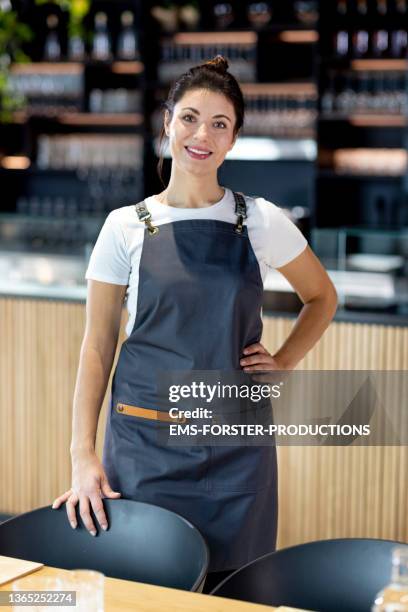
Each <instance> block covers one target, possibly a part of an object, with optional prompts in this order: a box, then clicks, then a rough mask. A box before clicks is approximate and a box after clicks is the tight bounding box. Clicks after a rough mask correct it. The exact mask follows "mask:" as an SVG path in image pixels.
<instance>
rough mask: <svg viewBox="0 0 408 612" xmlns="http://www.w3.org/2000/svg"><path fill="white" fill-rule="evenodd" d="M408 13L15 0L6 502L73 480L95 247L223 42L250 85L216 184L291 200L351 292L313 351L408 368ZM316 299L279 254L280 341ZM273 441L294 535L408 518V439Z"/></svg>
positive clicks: (267, 311) (269, 324)
mask: <svg viewBox="0 0 408 612" xmlns="http://www.w3.org/2000/svg"><path fill="white" fill-rule="evenodd" d="M407 24H408V0H321V1H318V0H270V1H266V2H252V1H248V0H231V1H229V2H218V1H214V0H194V1H187V0H186V1H183V0H179V1H178V2H175V1H172V0H168V1H162V2H159V1H157V2H155V1H154V0H149V1H148V0H144V1H143V2H142V1H141V0H93V1H91V0H54V1H50V2H46V1H44V0H0V185H1V190H0V338H1V343H0V373H1V381H0V419H1V427H0V482H1V487H0V512H4V513H13V512H19V511H23V510H27V509H30V508H32V507H35V506H36V505H39V504H41V503H48V502H49V501H50V500H52V499H53V497H54V496H56V495H57V494H60V493H61V492H62V490H65V488H68V487H69V483H70V462H69V442H70V427H71V402H72V393H73V388H74V383H75V376H76V370H77V366H78V358H79V350H80V344H81V340H82V336H83V330H84V321H85V305H84V304H85V298H86V284H85V279H84V272H85V269H86V266H87V262H88V258H89V255H90V252H91V249H92V247H93V244H94V242H95V240H96V238H97V236H98V233H99V230H100V228H101V226H102V224H103V222H104V220H105V218H106V216H107V214H108V213H109V211H110V210H112V209H114V208H117V207H120V206H126V205H129V204H131V203H133V202H137V201H139V200H141V199H142V198H143V197H145V196H148V195H151V194H154V193H158V192H159V191H161V190H162V188H163V186H162V185H161V183H160V181H159V179H158V176H157V174H156V163H157V160H158V157H157V136H158V133H159V129H160V126H161V120H162V103H163V102H164V100H165V99H166V95H167V92H168V89H169V86H170V84H171V82H172V80H173V79H175V78H177V77H178V76H179V75H180V74H181V73H182V72H183V71H185V70H186V69H188V68H189V67H190V66H192V65H195V64H197V63H200V62H202V61H204V60H206V59H209V58H211V57H213V56H214V55H215V54H217V53H220V54H222V55H224V56H226V57H227V58H228V60H229V62H230V70H231V72H232V73H233V74H234V75H235V76H236V78H237V79H238V80H239V82H240V83H241V85H242V89H243V92H244V96H245V98H246V103H247V112H246V121H245V126H244V129H243V133H242V136H241V137H240V138H239V140H238V141H237V143H236V145H235V147H234V149H233V150H232V151H231V152H230V153H229V154H228V156H227V159H226V161H225V162H224V164H223V166H222V168H221V169H220V172H219V181H220V183H221V184H222V185H227V186H229V187H230V188H232V189H235V190H238V191H242V192H244V193H247V194H248V195H254V196H263V197H265V198H266V199H268V200H270V201H272V202H274V203H276V204H277V205H279V206H281V207H282V208H283V209H284V211H285V213H286V214H287V215H288V216H289V217H290V218H291V219H292V220H293V221H294V222H295V223H296V224H297V226H298V227H299V228H300V230H301V231H302V232H303V233H304V235H305V236H306V237H307V239H308V240H309V243H310V245H311V246H312V248H313V249H314V251H315V252H316V254H317V255H318V256H319V257H320V258H321V260H322V262H323V264H324V265H325V266H326V268H327V270H328V272H329V274H330V276H331V278H332V279H333V282H334V283H335V286H336V288H337V291H338V296H339V309H338V311H337V313H336V317H335V321H334V323H333V324H332V325H331V326H330V328H329V330H328V331H327V333H326V334H325V335H324V337H323V338H322V340H321V341H320V342H319V343H318V345H317V346H316V347H315V348H314V349H313V350H312V351H311V352H310V353H309V354H308V355H307V357H306V358H305V360H304V361H303V362H302V364H301V366H300V367H301V368H305V369H366V368H367V369H376V368H378V369H408V326H407V323H408V163H407V156H408V153H407V143H408V131H407V117H408V83H407V81H408V79H407V75H408V71H407V67H408V59H407V57H408V55H407ZM169 167H170V160H169V158H168V156H167V158H166V159H165V164H164V176H165V177H168V176H169ZM300 307H301V303H300V300H299V299H298V298H297V296H296V295H295V294H294V292H293V290H292V289H291V287H290V286H289V285H288V283H287V282H286V281H285V279H284V278H283V277H282V276H281V275H280V274H279V273H278V272H277V271H274V270H271V272H270V274H269V276H268V277H267V281H266V285H265V297H264V343H265V345H266V346H267V348H268V349H269V350H271V351H272V350H275V349H276V348H277V346H278V345H279V344H280V343H281V342H283V340H284V339H285V338H286V336H287V334H288V333H289V331H290V329H291V327H292V325H293V322H294V317H295V316H296V314H297V312H298V311H299V309H300ZM124 316H125V315H124ZM122 338H123V336H122ZM105 400H106V398H105ZM105 409H106V402H105V404H104V410H105ZM104 418H105V413H104V412H102V416H101V419H104ZM98 435H99V437H98V445H99V446H98V448H99V449H100V448H101V444H102V436H103V428H102V433H100V434H98ZM279 453H280V457H279V458H280V462H281V468H282V469H283V471H284V473H286V472H287V471H288V470H290V473H291V478H290V482H288V481H287V480H286V481H285V482H283V480H282V485H281V487H282V490H281V492H280V494H281V497H280V505H281V510H282V511H283V512H282V514H281V516H282V517H283V518H282V521H281V524H280V532H279V542H280V545H288V544H293V543H297V542H300V541H307V540H309V539H318V538H319V537H343V536H344V537H346V536H357V535H359V536H367V537H389V538H392V539H399V540H402V539H404V538H408V533H407V524H406V516H407V513H408V495H407V486H406V465H407V461H408V454H407V451H406V449H404V448H401V447H399V448H398V447H390V448H385V447H384V448H382V449H380V448H372V449H371V448H364V449H362V448H358V447H357V448H356V447H350V448H341V447H336V448H335V449H331V448H325V449H317V448H283V449H282V448H281V449H279ZM404 466H405V468H404ZM404 469H405V476H403V474H404ZM39 475H41V477H40V476H39ZM311 492H313V496H314V497H313V501H311V498H310V493H311ZM345 504H346V505H347V511H345V507H346V506H345ZM367 517H369V518H367Z"/></svg>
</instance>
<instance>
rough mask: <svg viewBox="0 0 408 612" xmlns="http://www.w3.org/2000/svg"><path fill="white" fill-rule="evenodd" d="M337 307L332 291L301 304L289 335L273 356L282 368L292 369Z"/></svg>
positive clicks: (317, 338) (318, 337)
mask: <svg viewBox="0 0 408 612" xmlns="http://www.w3.org/2000/svg"><path fill="white" fill-rule="evenodd" d="M336 309H337V294H336V293H335V292H333V291H330V292H328V293H327V294H325V295H324V296H320V297H317V298H314V299H313V300H310V302H307V303H306V304H304V305H303V307H302V309H301V311H300V312H299V315H298V317H297V319H296V323H295V325H294V326H293V328H292V330H291V332H290V334H289V336H288V337H287V338H286V340H285V342H284V343H283V345H282V346H281V347H280V349H279V350H278V351H277V352H276V353H274V355H273V357H274V358H275V359H276V360H277V361H278V362H279V363H281V364H282V367H283V368H285V369H286V368H289V369H293V368H294V367H295V366H296V365H297V364H298V363H299V361H301V359H303V357H304V356H305V355H306V354H307V352H308V351H309V350H310V349H311V348H312V347H313V346H314V345H315V344H316V342H317V341H318V340H319V339H320V337H321V336H322V334H323V332H324V331H325V330H326V328H327V327H328V326H329V324H330V321H331V320H332V319H333V316H334V314H335V312H336Z"/></svg>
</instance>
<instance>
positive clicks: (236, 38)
mask: <svg viewBox="0 0 408 612" xmlns="http://www.w3.org/2000/svg"><path fill="white" fill-rule="evenodd" d="M171 39H172V41H173V42H174V43H175V44H176V45H207V44H208V45H216V44H219V45H227V44H238V45H255V44H256V42H257V40H258V34H257V32H255V31H242V32H239V31H236V32H229V31H223V32H177V33H175V34H173V35H172V36H171Z"/></svg>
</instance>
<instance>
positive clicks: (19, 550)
mask: <svg viewBox="0 0 408 612" xmlns="http://www.w3.org/2000/svg"><path fill="white" fill-rule="evenodd" d="M103 503H104V508H105V512H106V515H107V518H108V523H109V528H108V530H107V531H104V530H103V529H101V528H99V529H98V528H97V532H98V533H97V535H96V536H95V537H93V536H91V535H90V534H89V532H88V531H87V530H86V528H85V527H84V525H83V523H82V520H81V518H80V517H79V516H78V527H77V528H76V529H72V527H71V526H70V525H69V522H68V519H67V514H66V510H65V506H64V505H63V506H61V507H60V508H58V509H57V510H53V509H52V508H51V507H50V506H46V507H44V508H38V509H36V510H33V511H32V512H27V513H25V514H20V515H19V516H16V517H14V518H12V519H10V520H8V521H6V522H5V523H2V524H1V525H0V554H1V555H6V556H10V557H16V558H19V559H27V560H30V561H39V562H41V563H44V564H45V565H50V566H54V567H61V568H63V569H75V568H77V569H93V570H97V571H100V572H103V573H104V574H105V575H106V576H110V577H113V578H122V579H124V580H135V581H138V582H145V583H149V584H155V585H160V586H168V587H173V588H177V589H183V590H191V591H200V590H201V589H202V586H203V584H204V580H205V576H206V574H207V571H208V563H209V552H208V547H207V544H206V542H205V540H204V538H203V536H202V535H201V533H200V532H199V530H198V529H197V528H196V527H194V526H193V525H192V524H191V523H190V522H189V521H187V520H186V519H185V518H183V517H182V516H180V515H179V514H176V513H175V512H171V511H169V510H167V509H165V508H161V507H159V506H155V505H151V504H146V503H142V502H136V501H131V500H124V499H118V500H109V499H104V500H103ZM77 514H78V515H79V513H77ZM91 514H92V513H91ZM92 518H93V519H94V524H95V526H97V525H98V524H97V522H96V519H95V517H94V515H93V514H92Z"/></svg>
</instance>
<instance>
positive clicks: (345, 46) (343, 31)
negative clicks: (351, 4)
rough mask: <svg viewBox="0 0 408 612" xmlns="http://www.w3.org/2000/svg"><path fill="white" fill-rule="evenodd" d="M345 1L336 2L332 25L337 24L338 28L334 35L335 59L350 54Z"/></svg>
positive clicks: (347, 11) (338, 0)
mask: <svg viewBox="0 0 408 612" xmlns="http://www.w3.org/2000/svg"><path fill="white" fill-rule="evenodd" d="M348 13H349V10H348V4H347V0H337V2H336V11H335V15H334V23H339V24H340V28H339V29H338V30H337V31H336V32H335V33H334V54H335V55H336V56H337V57H347V56H348V55H349V52H350V46H351V45H350V43H351V41H350V34H349V32H348V28H347V25H348V24H347V18H348Z"/></svg>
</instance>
